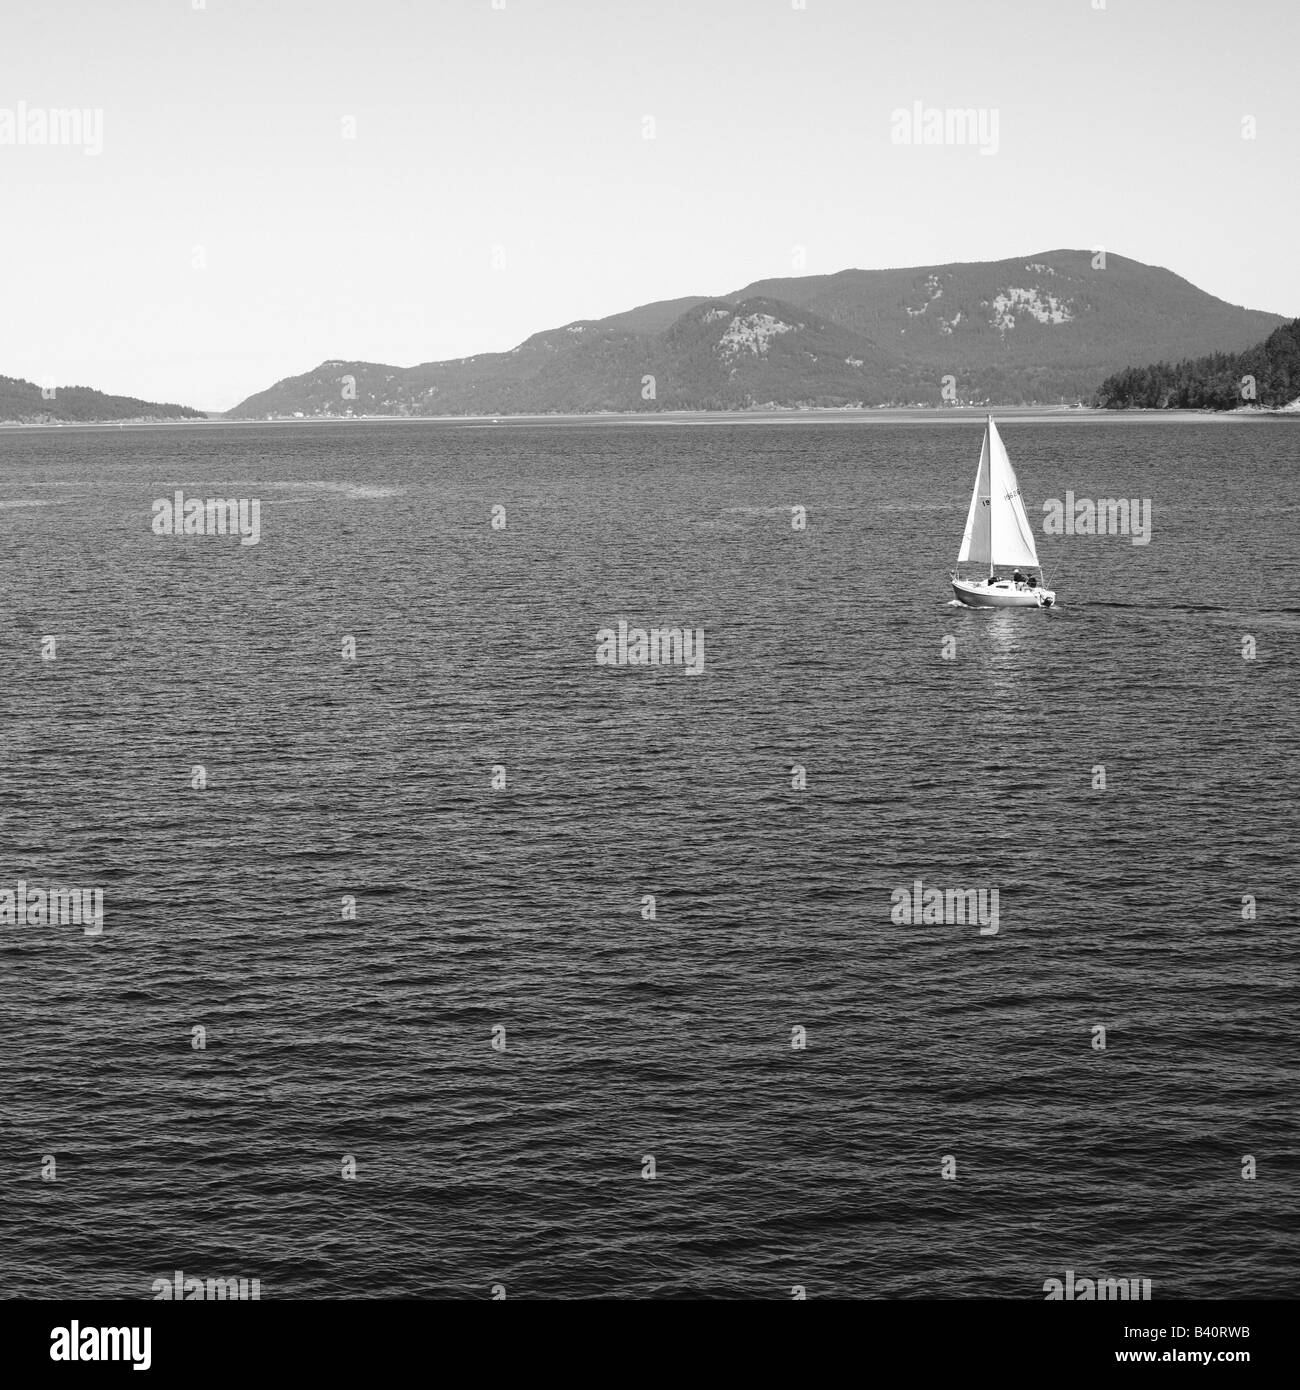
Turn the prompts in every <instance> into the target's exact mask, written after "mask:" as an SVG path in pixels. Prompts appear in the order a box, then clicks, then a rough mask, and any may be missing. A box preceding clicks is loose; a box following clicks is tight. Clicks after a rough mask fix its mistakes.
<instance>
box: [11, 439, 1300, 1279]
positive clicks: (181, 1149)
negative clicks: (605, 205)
mask: <svg viewBox="0 0 1300 1390" xmlns="http://www.w3.org/2000/svg"><path fill="white" fill-rule="evenodd" d="M981 423H982V422H981V421H979V420H978V419H976V420H968V421H966V422H964V423H960V424H959V423H955V422H948V423H943V424H928V425H926V424H921V425H918V424H906V425H893V424H887V423H881V422H869V423H867V424H857V423H850V422H845V423H843V424H841V423H834V422H832V423H815V424H787V425H780V424H771V425H763V424H749V423H740V422H727V423H721V424H693V425H677V424H673V425H666V424H658V425H655V426H640V427H633V426H625V425H618V424H587V423H584V424H573V425H551V426H536V425H534V426H507V425H501V426H495V427H494V426H486V425H485V426H463V425H451V424H447V425H407V424H358V425H354V426H339V427H333V428H313V427H310V426H303V427H252V428H235V427H217V428H213V429H211V430H192V429H191V430H182V429H174V430H173V429H165V430H132V429H126V430H121V431H118V430H111V431H109V430H90V431H64V432H45V431H42V432H36V431H25V432H9V433H5V434H3V435H0V594H2V595H3V612H4V616H5V623H4V631H3V637H2V638H0V710H2V711H3V725H2V728H3V749H2V752H3V757H2V758H0V888H6V887H7V888H12V887H13V886H14V885H15V883H16V882H17V881H18V880H19V879H25V880H27V881H28V882H29V883H32V884H50V883H58V882H65V883H71V884H74V885H95V886H100V887H102V888H103V889H104V892H105V920H104V931H103V935H102V936H100V937H99V938H97V939H93V938H89V937H86V936H85V935H84V934H83V933H82V931H81V930H80V929H79V928H77V927H75V926H62V927H50V926H34V925H26V926H21V927H20V926H3V927H0V962H2V970H3V975H2V989H3V994H2V1001H3V1002H2V1006H0V1007H2V1012H0V1025H2V1027H0V1096H3V1105H2V1107H0V1109H2V1112H3V1113H2V1118H0V1171H2V1172H3V1177H4V1194H5V1200H4V1203H3V1205H2V1206H0V1251H2V1252H3V1254H2V1255H0V1294H4V1295H8V1296H14V1295H24V1296H56V1295H57V1296H81V1295H84V1296H96V1297H125V1298H141V1297H149V1296H150V1285H151V1283H152V1281H153V1280H154V1279H155V1278H158V1277H160V1276H162V1275H167V1276H170V1275H171V1273H172V1271H173V1270H175V1269H178V1268H179V1269H183V1270H184V1271H185V1272H186V1273H187V1274H195V1275H199V1276H226V1275H243V1276H245V1277H250V1278H251V1277H258V1278H260V1279H261V1281H262V1290H263V1297H266V1298H276V1297H279V1298H292V1297H311V1296H347V1297H370V1296H392V1295H417V1296H429V1295H470V1296H475V1297H489V1296H490V1289H491V1286H492V1285H493V1284H494V1283H502V1284H504V1285H505V1286H506V1287H507V1290H508V1293H509V1296H510V1297H511V1298H515V1297H539V1296H543V1297H575V1296H587V1295H606V1296H616V1297H633V1296H635V1297H646V1296H677V1295H705V1296H717V1295H721V1296H758V1297H781V1298H788V1297H789V1296H790V1291H791V1286H793V1285H796V1284H801V1285H804V1286H806V1288H807V1291H808V1295H809V1296H810V1297H817V1296H829V1295H839V1296H853V1297H868V1298H870V1297H897V1296H938V1297H961V1296H985V1297H989V1296H992V1297H1027V1298H1041V1297H1042V1296H1043V1294H1042V1288H1043V1281H1044V1280H1045V1279H1047V1278H1050V1277H1061V1276H1062V1275H1063V1273H1064V1271H1065V1270H1066V1269H1073V1270H1075V1271H1076V1275H1078V1276H1084V1275H1087V1276H1090V1277H1097V1276H1099V1275H1100V1276H1102V1277H1106V1276H1117V1277H1123V1276H1134V1277H1143V1278H1149V1279H1151V1280H1152V1285H1153V1293H1154V1296H1155V1297H1156V1298H1161V1297H1174V1296H1197V1297H1206V1296H1210V1297H1219V1296H1222V1297H1233V1296H1252V1295H1274V1296H1278V1295H1288V1294H1290V1295H1295V1294H1296V1293H1297V1292H1300V1279H1298V1278H1297V1256H1296V1244H1295V1237H1296V1232H1297V1228H1298V1226H1300V1221H1298V1217H1300V1196H1298V1195H1297V1192H1298V1184H1297V1179H1298V1178H1300V1156H1298V1154H1297V1133H1296V1126H1295V1113H1296V1095H1297V1080H1298V1072H1300V1068H1298V1067H1297V1061H1296V1043H1295V1039H1296V1034H1297V1026H1298V1024H1300V1017H1298V1015H1300V1010H1298V1009H1297V1003H1296V967H1297V962H1298V961H1300V941H1298V938H1297V926H1298V925H1300V912H1298V910H1297V884H1296V874H1295V865H1296V838H1297V828H1298V827H1297V815H1296V810H1295V791H1296V779H1297V773H1298V771H1300V737H1298V735H1297V721H1296V716H1295V702H1296V696H1297V693H1298V692H1300V679H1298V677H1300V641H1298V639H1300V583H1298V582H1297V570H1296V559H1297V547H1296V543H1295V537H1296V534H1297V528H1298V526H1300V515H1298V508H1300V486H1298V485H1297V482H1296V455H1297V448H1298V446H1300V422H1298V421H1295V420H1265V421H1250V422H1241V421H1232V422H1229V421H1221V420H1220V421H1200V422H1196V423H1181V422H1175V421H1169V422H1163V421H1160V422H1141V421H1133V422H1130V421H1110V420H1107V421H1104V422H1093V421H1086V420H1085V421H1067V422H1061V421H1040V422H1028V423H1026V422H1011V423H1008V424H1006V425H1005V426H1004V428H1003V435H1004V438H1005V440H1006V442H1007V446H1008V448H1009V450H1010V452H1011V457H1012V459H1013V461H1014V462H1015V464H1016V466H1017V469H1018V471H1019V475H1020V482H1021V485H1022V487H1023V489H1024V491H1025V493H1026V495H1027V497H1028V499H1029V503H1030V515H1031V518H1033V519H1034V520H1035V523H1036V524H1037V522H1038V519H1039V517H1040V515H1041V512H1040V507H1041V503H1042V501H1043V500H1044V499H1045V498H1048V497H1063V496H1064V493H1065V490H1066V489H1067V488H1069V489H1072V490H1073V491H1074V492H1075V493H1076V494H1077V495H1079V496H1088V497H1108V496H1125V497H1138V498H1144V497H1145V498H1150V499H1152V502H1153V505H1154V527H1153V537H1152V541H1151V543H1150V544H1149V545H1147V546H1134V545H1132V544H1131V543H1130V542H1129V540H1127V539H1125V538H1123V537H1105V538H1102V537H1087V536H1083V537H1063V538H1044V537H1041V535H1040V540H1039V546H1040V554H1041V555H1042V557H1043V560H1044V564H1045V566H1046V568H1047V570H1048V571H1049V575H1050V574H1051V572H1052V571H1053V570H1055V577H1054V583H1055V587H1056V588H1057V590H1058V593H1059V596H1060V601H1061V607H1060V608H1059V609H1057V610H1055V611H1051V612H1043V611H1039V610H1024V611H1017V612H1001V613H988V612H974V611H968V610H964V609H959V608H955V607H952V606H950V604H949V599H950V598H951V593H950V591H949V590H948V588H947V584H946V575H947V571H948V569H949V568H950V567H951V564H952V560H953V557H954V555H955V554H956V549H957V544H958V541H959V539H960V535H961V530H962V525H963V522H964V520H965V511H966V506H967V501H968V498H969V495H970V488H971V486H972V484H973V481H974V474H975V466H976V462H977V458H978V453H979V446H980V434H981ZM178 487H180V488H184V489H186V490H192V491H193V492H195V493H197V494H202V495H228V496H244V497H249V498H252V497H257V498H260V499H261V501H262V509H261V530H262V535H261V540H260V543H259V544H257V545H256V546H250V547H241V546H240V545H238V544H237V543H236V542H234V541H232V540H230V539H228V538H222V537H193V538H168V537H163V538H160V537H157V536H155V535H153V534H152V533H151V531H150V527H149V519H150V505H151V503H152V501H153V499H154V498H156V497H162V496H169V495H170V494H171V493H172V492H173V491H174V490H175V489H176V488H178ZM494 504H501V505H503V506H504V507H505V508H506V515H507V526H506V529H504V530H493V529H491V526H490V524H489V521H490V510H491V508H492V506H493V505H494ZM795 504H800V505H803V506H805V507H806V508H807V509H808V527H807V530H806V531H804V532H802V533H801V532H798V531H795V530H793V529H792V526H791V519H790V518H791V513H790V508H791V506H793V505H795ZM620 617H626V618H628V619H629V620H631V621H632V622H633V623H636V622H638V621H640V622H642V623H643V624H645V625H646V626H650V625H662V626H667V625H678V624H681V625H686V626H690V627H695V626H701V627H703V628H704V629H705V633H706V648H705V652H706V658H705V668H704V672H703V674H702V675H701V676H699V677H697V678H693V677H690V676H688V675H686V674H685V673H684V672H683V671H681V670H680V669H673V668H661V669H653V668H648V669H610V668H605V667H600V666H597V665H596V663H595V650H596V636H595V635H596V632H597V630H598V629H600V628H602V627H605V626H607V625H609V626H613V625H615V624H616V623H617V621H618V619H619V618H620ZM1244 634H1251V635H1252V636H1253V637H1254V638H1255V639H1256V643H1257V652H1256V656H1255V658H1254V659H1253V660H1246V659H1244V658H1243V656H1242V638H1243V635H1244ZM45 635H55V636H56V637H57V655H56V657H55V659H54V660H52V661H45V660H42V659H41V639H42V638H43V637H44V636H45ZM345 635H352V636H354V637H355V638H356V643H357V659H356V660H355V661H354V662H345V661H344V660H342V659H341V643H342V640H343V638H344V636H345ZM945 636H953V637H955V638H956V656H955V658H954V659H951V660H945V659H943V657H942V656H941V649H942V645H943V639H944V638H945ZM796 763H797V764H800V765H802V766H804V767H805V768H806V769H807V787H806V790H796V789H795V788H793V787H792V785H791V783H792V774H791V768H792V766H793V765H794V764H796ZM495 764H503V765H505V767H506V768H507V778H508V781H507V786H506V787H505V788H504V789H500V790H494V789H493V788H492V786H491V775H492V767H493V765H495ZM1097 764H1101V765H1103V766H1104V768H1105V776H1106V788H1105V790H1094V789H1093V768H1094V766H1095V765H1097ZM195 765H202V766H203V767H204V768H205V769H206V773H207V778H208V786H207V788H206V790H194V789H192V788H191V786H190V779H191V770H192V768H193V767H194V766H195ZM915 878H921V879H922V880H923V881H924V882H925V883H926V884H927V885H935V886H939V887H947V888H953V887H974V888H985V889H992V888H996V889H998V891H999V894H1000V927H999V931H998V933H997V934H996V935H981V934H980V932H979V929H978V926H976V925H959V924H955V925H942V926H940V925H921V924H917V925H896V924H894V923H893V922H892V921H891V918H890V909H891V893H892V891H893V890H894V889H895V888H897V887H900V886H910V885H911V883H912V882H913V880H914V879H915ZM646 894H653V895H654V896H655V898H656V917H655V920H654V921H647V920H643V917H642V912H641V904H642V897H643V895H646ZM1244 894H1251V895H1254V896H1255V898H1256V899H1257V902H1258V908H1257V912H1258V915H1257V918H1256V919H1255V920H1253V921H1243V920H1242V897H1243V895H1244ZM345 895H353V896H355V898H356V901H357V917H356V920H344V919H343V917H342V909H341V902H342V899H343V897H344V896H345ZM196 1025H202V1026H203V1027H204V1028H205V1029H206V1030H207V1048H206V1050H204V1051H197V1050H195V1049H194V1048H193V1047H192V1045H191V1041H192V1035H191V1030H192V1029H193V1028H194V1027H195V1026H196ZM497 1025H500V1026H502V1027H504V1028H505V1030H506V1034H505V1037H506V1046H505V1050H504V1051H496V1050H494V1049H493V1047H492V1036H493V1028H494V1027H495V1026H497ZM1096 1025H1103V1026H1104V1027H1105V1029H1106V1049H1105V1050H1104V1051H1098V1050H1095V1049H1094V1048H1093V1046H1092V1040H1093V1032H1092V1030H1093V1028H1094V1026H1096ZM796 1026H802V1027H803V1028H805V1029H806V1030H807V1046H806V1048H805V1049H804V1050H797V1049H795V1048H793V1047H792V1046H791V1039H792V1029H793V1028H795V1027H796ZM43 1155H54V1156H55V1158H56V1161H57V1169H56V1173H57V1178H56V1181H53V1182H46V1181H42V1180H41V1163H42V1156H43ZM344 1155H351V1156H352V1157H353V1158H354V1159H355V1161H356V1165H357V1174H356V1178H355V1180H351V1181H348V1180H344V1179H343V1178H342V1177H341V1165H342V1162H343V1158H344ZM648 1155H653V1157H654V1160H655V1171H656V1176H655V1177H654V1179H653V1180H648V1179H645V1178H643V1177H642V1171H643V1159H644V1158H645V1157H646V1156H648ZM945 1155H951V1156H953V1157H954V1158H955V1159H956V1162H957V1177H956V1180H953V1181H949V1180H944V1179H943V1178H941V1176H940V1167H941V1163H942V1161H943V1159H944V1156H945ZM1245 1155H1252V1156H1253V1157H1254V1159H1255V1162H1256V1164H1257V1167H1258V1177H1257V1178H1256V1179H1255V1180H1253V1181H1244V1180H1243V1179H1242V1176H1241V1174H1242V1164H1243V1158H1244V1156H1245Z"/></svg>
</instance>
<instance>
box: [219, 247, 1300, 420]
mask: <svg viewBox="0 0 1300 1390" xmlns="http://www.w3.org/2000/svg"><path fill="white" fill-rule="evenodd" d="M1284 322H1285V320H1284V319H1283V318H1282V317H1281V316H1280V315H1278V314H1269V313H1263V312H1260V311H1258V310H1252V309H1243V308H1239V307H1237V306H1235V305H1231V304H1227V303H1225V302H1224V301H1223V300H1221V299H1216V298H1215V297H1214V296H1213V295H1209V294H1206V293H1205V292H1204V291H1203V290H1200V289H1197V288H1196V286H1195V285H1192V284H1190V283H1189V282H1188V281H1187V280H1184V279H1182V278H1181V277H1180V276H1178V275H1175V274H1173V273H1172V272H1171V271H1168V270H1164V269H1161V268H1159V267H1157V266H1150V265H1144V264H1142V263H1141V262H1140V261H1134V260H1129V259H1127V258H1126V257H1123V256H1118V255H1114V254H1111V253H1109V252H1108V253H1105V254H1104V255H1101V254H1099V253H1094V252H1091V251H1081V250H1057V251H1041V252H1037V253H1035V254H1033V255H1030V256H1026V257H1024V258H1018V259H1015V260H1005V261H976V262H965V263H959V264H951V265H939V266H920V267H913V268H911V269H903V270H843V271H840V272H839V273H837V274H834V275H807V276H792V277H790V278H786V279H779V280H761V281H756V282H755V283H753V284H751V285H746V286H745V287H744V288H743V289H740V290H737V291H735V292H734V293H732V294H727V295H722V296H720V297H718V298H702V297H687V298H684V299H671V300H660V301H657V302H655V303H652V304H644V305H641V306H640V307H638V308H635V309H629V310H627V311H625V312H623V313H619V314H614V315H611V316H610V317H608V318H603V319H580V320H575V321H574V322H572V323H568V324H565V325H564V326H562V327H560V328H553V329H549V330H547V331H545V332H542V333H536V334H534V335H533V336H532V337H531V338H528V339H527V340H526V341H525V342H523V343H520V344H519V345H518V346H517V347H515V348H512V349H510V350H509V351H507V352H496V353H484V354H480V355H478V356H474V357H462V358H457V359H455V360H453V361H447V362H426V363H423V364H421V365H419V366H415V367H396V366H389V365H385V364H382V363H375V362H357V361H344V360H339V359H332V360H330V361H326V362H322V363H321V364H320V366H318V367H316V368H315V369H314V370H313V371H310V372H306V373H304V374H303V375H301V376H295V377H289V378H286V379H285V380H283V381H279V382H277V383H276V384H275V385H274V386H271V387H269V388H268V389H267V390H265V391H261V392H258V393H257V394H256V395H253V396H250V397H249V398H248V399H247V400H245V401H242V402H241V403H240V404H239V405H237V406H235V407H234V409H233V410H230V411H228V412H227V418H230V419H238V420H259V419H260V420H265V419H321V418H331V417H344V418H346V417H349V416H350V417H353V418H357V417H360V416H397V417H410V416H417V417H419V416H439V415H544V414H558V413H566V414H574V413H576V414H582V413H588V412H595V411H618V412H657V411H669V410H754V409H795V408H810V407H811V408H815V407H840V408H869V407H873V406H909V405H915V406H937V405H944V404H965V405H990V406H1008V405H1079V404H1084V403H1087V402H1088V401H1091V400H1092V399H1093V398H1094V396H1095V394H1096V392H1097V386H1098V383H1099V382H1101V381H1103V380H1105V379H1107V378H1108V377H1110V376H1112V375H1113V374H1115V373H1117V372H1119V371H1121V370H1122V369H1124V368H1125V367H1128V366H1130V365H1131V364H1133V363H1135V362H1144V361H1159V360H1162V359H1165V360H1168V359H1170V358H1173V357H1186V356H1188V355H1199V354H1203V353H1216V352H1218V353H1236V352H1240V351H1242V350H1244V349H1246V348H1249V347H1250V346H1251V345H1252V344H1254V343H1258V342H1259V341H1260V340H1261V339H1262V338H1264V337H1265V336H1266V335H1267V334H1268V333H1269V332H1270V331H1272V330H1273V329H1274V328H1277V327H1278V326H1280V325H1281V324H1283V323H1284Z"/></svg>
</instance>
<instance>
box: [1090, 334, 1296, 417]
mask: <svg viewBox="0 0 1300 1390" xmlns="http://www.w3.org/2000/svg"><path fill="white" fill-rule="evenodd" d="M1093 404H1094V405H1097V406H1100V407H1101V408H1103V409H1105V410H1134V409H1136V410H1240V409H1249V408H1250V407H1252V406H1255V407H1261V408H1264V409H1271V410H1287V409H1292V410H1294V409H1300V319H1296V320H1295V321H1294V322H1292V323H1288V324H1284V325H1283V326H1282V327H1281V328H1279V329H1277V330H1276V331H1275V332H1273V333H1270V334H1269V336H1268V337H1267V338H1266V339H1265V340H1264V341H1263V342H1262V343H1259V344H1257V345H1256V346H1255V347H1253V348H1248V349H1247V350H1246V351H1245V352H1237V353H1226V352H1216V353H1211V354H1210V355H1209V356H1206V357H1196V358H1192V359H1185V360H1184V361H1181V362H1177V363H1175V364H1174V365H1173V366H1171V365H1170V364H1169V363H1168V362H1157V363H1156V364H1155V365H1154V366H1151V367H1127V368H1125V370H1124V371H1122V372H1117V373H1116V374H1115V375H1114V376H1110V377H1107V378H1106V380H1105V381H1104V382H1102V384H1101V387H1100V388H1099V390H1098V391H1097V394H1096V396H1095V397H1094V398H1093Z"/></svg>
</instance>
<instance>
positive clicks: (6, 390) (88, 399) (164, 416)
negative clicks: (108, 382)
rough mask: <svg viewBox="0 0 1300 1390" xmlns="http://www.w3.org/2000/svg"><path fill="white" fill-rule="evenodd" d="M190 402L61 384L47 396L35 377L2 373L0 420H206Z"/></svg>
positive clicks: (41, 421)
mask: <svg viewBox="0 0 1300 1390" xmlns="http://www.w3.org/2000/svg"><path fill="white" fill-rule="evenodd" d="M207 418H208V414H207V412H206V411H203V410H195V409H193V408H192V407H191V406H188V405H174V404H171V403H166V404H160V403H159V402H157V401H142V400H138V399H137V398H136V397H135V396H114V395H111V394H109V393H108V392H105V391H96V390H95V389H94V388H93V387H90V386H59V387H57V388H54V394H53V395H52V396H49V397H47V396H46V395H45V394H44V391H43V390H42V388H41V387H40V386H38V385H37V384H36V383H35V382H34V381H26V380H24V379H23V378H22V377H16V376H0V423H2V424H7V425H8V424H18V425H37V424H53V423H58V422H63V423H66V424H95V423H99V422H102V421H112V420H123V421H125V420H206V419H207Z"/></svg>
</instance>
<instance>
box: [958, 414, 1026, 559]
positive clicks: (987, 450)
mask: <svg viewBox="0 0 1300 1390" xmlns="http://www.w3.org/2000/svg"><path fill="white" fill-rule="evenodd" d="M964 560H971V561H974V562H975V563H977V564H986V565H989V566H994V565H1002V566H1011V565H1027V566H1028V567H1029V568H1031V569H1037V568H1038V551H1037V550H1036V549H1035V547H1034V533H1033V531H1031V530H1030V528H1029V518H1028V517H1027V516H1026V515H1025V503H1024V499H1023V498H1022V497H1021V496H1020V484H1019V483H1018V482H1016V471H1015V469H1014V468H1012V466H1011V460H1010V459H1009V458H1008V457H1007V450H1006V445H1005V444H1003V442H1002V436H1001V435H1000V434H998V427H997V426H996V425H995V424H994V423H993V417H992V416H991V415H990V416H989V422H988V426H987V428H986V429H985V431H984V447H983V449H981V450H980V471H979V476H978V477H977V478H976V479H975V491H974V493H973V494H972V495H971V499H970V512H969V513H968V514H967V517H966V530H965V533H964V534H963V535H962V538H961V552H960V554H959V555H958V556H957V562H958V564H960V563H961V562H962V561H964Z"/></svg>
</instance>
